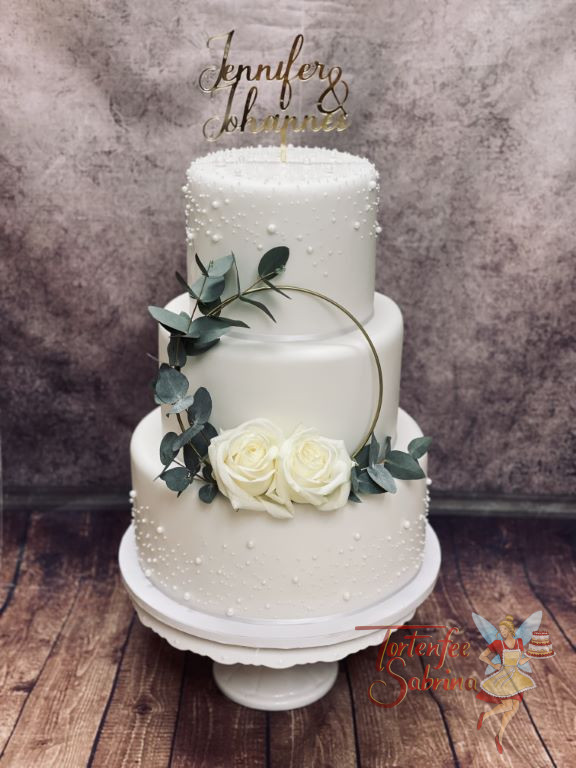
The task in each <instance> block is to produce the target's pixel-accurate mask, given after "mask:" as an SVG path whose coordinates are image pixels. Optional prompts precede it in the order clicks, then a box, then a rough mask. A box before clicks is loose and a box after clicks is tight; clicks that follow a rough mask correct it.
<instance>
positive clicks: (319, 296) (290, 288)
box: [218, 285, 384, 458]
mask: <svg viewBox="0 0 576 768" xmlns="http://www.w3.org/2000/svg"><path fill="white" fill-rule="evenodd" d="M274 289H277V290H279V291H295V292H296V293H307V294H309V295H310V296H315V297H316V298H317V299H322V301H326V302H328V304H331V305H332V306H333V307H336V308H337V309H339V310H340V311H341V312H343V313H344V314H345V315H346V317H348V318H350V320H352V322H353V323H354V325H355V326H356V327H357V328H358V330H359V331H360V333H361V334H362V335H363V336H364V338H365V339H366V341H367V342H368V346H369V347H370V350H371V352H372V355H373V356H374V362H375V363H376V370H377V372H378V403H377V405H376V411H375V413H374V418H373V419H372V423H371V424H370V428H369V429H368V432H367V433H366V434H365V435H364V437H363V438H362V442H361V443H360V445H359V446H358V447H357V448H356V450H355V451H354V453H353V454H352V458H355V457H356V456H357V455H358V454H359V453H360V451H361V450H362V448H363V447H364V446H365V445H366V443H367V442H368V440H369V439H370V437H371V435H372V433H373V432H374V430H375V429H376V424H377V423H378V419H379V418H380V411H381V410H382V399H383V396H384V383H383V380H382V366H381V365H380V359H379V358H378V352H377V351H376V347H375V346H374V342H373V341H372V339H371V338H370V336H369V335H368V333H367V331H366V329H365V328H364V326H363V325H362V323H361V322H360V320H358V319H357V318H356V317H355V316H354V315H353V314H352V312H350V311H349V310H348V309H346V307H343V306H342V304H339V303H338V302H337V301H335V300H334V299H331V298H330V297H329V296H326V295H325V294H323V293H319V292H318V291H313V290H312V289H311V288H299V287H298V286H296V285H274ZM274 289H273V288H270V287H269V286H258V287H255V288H249V289H248V290H247V291H245V292H244V295H248V294H249V293H260V292H261V291H272V290H274ZM237 298H238V297H237V296H230V297H229V298H228V299H224V301H223V302H222V303H221V304H220V306H219V307H218V309H223V308H224V307H225V306H227V305H228V304H230V303H232V301H235V300H236V299H237Z"/></svg>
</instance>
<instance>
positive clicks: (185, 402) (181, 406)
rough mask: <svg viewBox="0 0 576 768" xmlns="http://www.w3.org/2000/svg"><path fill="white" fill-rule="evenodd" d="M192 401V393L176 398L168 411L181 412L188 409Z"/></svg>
mask: <svg viewBox="0 0 576 768" xmlns="http://www.w3.org/2000/svg"><path fill="white" fill-rule="evenodd" d="M193 402H194V397H193V395H186V397H183V398H182V399H181V400H177V401H176V402H175V403H174V405H173V406H172V408H170V410H169V411H168V413H182V411H186V410H188V408H190V406H191V405H192V403H193Z"/></svg>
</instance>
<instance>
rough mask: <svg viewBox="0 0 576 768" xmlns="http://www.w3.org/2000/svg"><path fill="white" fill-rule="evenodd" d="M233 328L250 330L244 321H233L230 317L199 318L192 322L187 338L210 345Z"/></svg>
mask: <svg viewBox="0 0 576 768" xmlns="http://www.w3.org/2000/svg"><path fill="white" fill-rule="evenodd" d="M232 327H237V328H248V325H247V324H246V323H245V322H244V321H243V320H232V318H229V317H197V318H196V319H195V320H193V321H192V323H191V325H190V330H189V332H188V333H187V334H186V336H187V337H189V338H193V339H198V340H199V341H200V343H201V344H209V343H210V342H212V341H214V340H216V339H219V338H220V337H221V336H223V335H224V334H225V333H226V332H227V331H228V329H229V328H232Z"/></svg>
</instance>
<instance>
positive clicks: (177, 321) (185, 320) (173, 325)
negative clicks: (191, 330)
mask: <svg viewBox="0 0 576 768" xmlns="http://www.w3.org/2000/svg"><path fill="white" fill-rule="evenodd" d="M148 312H150V314H151V315H152V317H153V318H154V320H156V322H158V323H160V325H162V326H163V327H164V328H166V329H167V330H168V331H176V332H177V333H187V332H188V326H189V325H190V317H189V316H188V315H187V314H186V313H185V312H182V313H180V314H179V315H177V314H176V313H175V312H170V310H169V309H164V307H148Z"/></svg>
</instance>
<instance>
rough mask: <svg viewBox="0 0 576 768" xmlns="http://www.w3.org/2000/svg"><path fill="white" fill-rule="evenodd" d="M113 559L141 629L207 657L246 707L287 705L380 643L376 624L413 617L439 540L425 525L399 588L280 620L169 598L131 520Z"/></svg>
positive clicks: (432, 575)
mask: <svg viewBox="0 0 576 768" xmlns="http://www.w3.org/2000/svg"><path fill="white" fill-rule="evenodd" d="M119 563H120V571H121V573H122V578H123V581H124V585H125V587H126V589H127V591H128V594H129V595H130V598H131V600H132V602H133V604H134V608H135V609H136V613H137V614H138V617H139V619H140V621H141V622H142V624H144V626H146V627H149V628H150V629H152V630H153V631H154V632H156V633H157V634H158V635H160V636H161V637H163V638H164V639H165V640H166V641H167V642H168V643H170V645H173V646H174V647H175V648H178V649H180V650H184V651H193V652H194V653H199V654H201V655H203V656H209V657H210V658H211V659H212V660H213V661H214V669H213V672H214V678H215V680H216V683H217V685H218V687H219V688H220V690H221V691H222V692H223V693H224V694H225V695H226V696H228V697H229V698H230V699H232V701H235V702H237V703H239V704H243V705H244V706H246V707H251V708H252V709H263V710H286V709H295V708H297V707H303V706H305V705H306V704H311V703H312V702H313V701H316V700H318V699H320V698H322V696H324V695H325V694H326V693H327V692H328V691H329V690H330V688H331V687H332V685H333V684H334V682H335V680H336V676H337V674H338V660H339V659H343V658H344V657H346V656H348V654H350V653H355V652H356V651H359V650H362V649H363V648H367V647H368V646H370V645H379V644H380V643H382V641H383V640H384V639H385V637H386V634H387V633H388V632H389V631H390V630H389V629H387V628H382V627H389V626H394V625H396V626H397V625H399V624H404V623H406V622H408V621H409V620H410V619H411V618H412V616H413V615H414V612H415V611H416V609H417V608H418V606H420V605H421V604H422V603H423V602H424V600H426V598H427V597H428V595H429V594H430V593H431V592H432V590H433V588H434V584H435V583H436V579H437V577H438V571H439V570H440V545H439V543H438V539H437V537H436V534H435V533H434V531H433V530H432V528H431V526H430V524H429V523H427V525H426V542H425V547H424V559H423V562H422V565H421V566H420V569H419V571H418V573H417V574H416V575H415V576H414V578H413V579H412V580H411V581H410V582H409V583H408V584H406V586H404V587H402V589H400V590H399V591H398V592H396V593H394V594H393V595H391V596H389V597H387V598H386V599H385V600H382V601H381V602H378V603H375V604H373V605H370V606H368V607H367V608H362V609H361V610H357V611H352V612H349V613H345V614H340V615H338V616H328V617H321V618H316V619H302V620H300V619H297V620H285V621H274V620H246V619H241V618H238V617H228V616H214V615H212V614H207V613H202V612H201V611H197V610H195V609H193V608H190V607H188V606H185V605H181V604H180V603H177V602H176V601H175V600H172V599H171V598H170V597H168V596H167V595H165V594H164V593H163V592H161V591H160V590H159V589H157V588H156V587H155V586H154V585H153V584H152V583H151V582H150V581H149V580H148V579H147V578H146V576H145V575H144V572H143V571H142V569H141V568H140V564H139V562H138V555H137V550H136V540H135V536H134V528H133V526H132V525H131V526H130V527H129V528H128V530H127V531H126V533H125V534H124V536H123V538H122V542H121V544H120V552H119ZM356 627H369V628H371V629H366V630H362V629H360V630H359V629H356ZM374 627H377V629H374Z"/></svg>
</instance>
